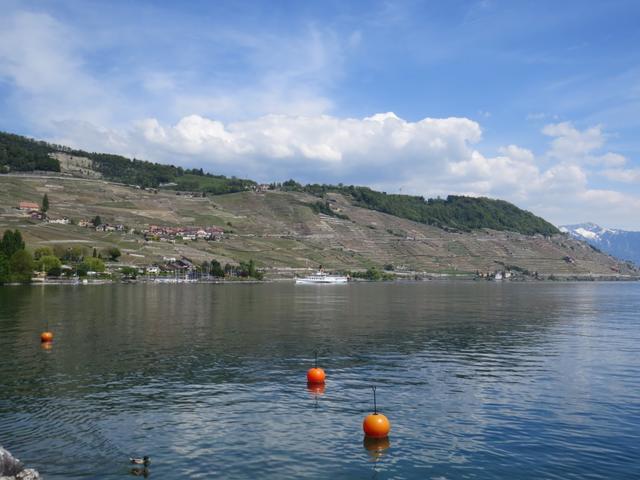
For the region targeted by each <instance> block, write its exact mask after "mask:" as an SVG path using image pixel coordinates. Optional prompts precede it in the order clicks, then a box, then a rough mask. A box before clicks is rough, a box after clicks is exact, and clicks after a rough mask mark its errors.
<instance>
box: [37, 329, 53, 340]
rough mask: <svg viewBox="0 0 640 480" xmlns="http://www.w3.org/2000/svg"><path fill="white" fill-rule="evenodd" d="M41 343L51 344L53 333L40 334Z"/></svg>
mask: <svg viewBox="0 0 640 480" xmlns="http://www.w3.org/2000/svg"><path fill="white" fill-rule="evenodd" d="M40 341H41V342H51V341H53V332H49V331H46V332H42V333H41V334H40Z"/></svg>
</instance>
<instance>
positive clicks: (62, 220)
mask: <svg viewBox="0 0 640 480" xmlns="http://www.w3.org/2000/svg"><path fill="white" fill-rule="evenodd" d="M49 223H55V224H58V225H69V224H70V223H71V220H69V219H68V218H67V217H62V218H56V219H49Z"/></svg>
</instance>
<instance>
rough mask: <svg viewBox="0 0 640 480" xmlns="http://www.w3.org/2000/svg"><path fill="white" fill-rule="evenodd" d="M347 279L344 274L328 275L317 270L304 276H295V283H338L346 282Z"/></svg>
mask: <svg viewBox="0 0 640 480" xmlns="http://www.w3.org/2000/svg"><path fill="white" fill-rule="evenodd" d="M348 281H349V277H346V276H344V275H329V274H328V273H325V272H323V271H322V270H319V271H317V272H316V273H312V274H311V275H309V276H306V277H299V278H296V284H307V285H311V284H339V283H347V282H348Z"/></svg>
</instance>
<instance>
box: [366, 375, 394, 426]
mask: <svg viewBox="0 0 640 480" xmlns="http://www.w3.org/2000/svg"><path fill="white" fill-rule="evenodd" d="M371 389H372V390H373V413H370V414H369V415H367V416H366V417H365V418H364V421H363V422H362V429H363V430H364V433H365V435H366V436H367V437H371V438H386V437H387V436H388V435H389V430H391V422H389V419H388V418H387V417H385V416H384V415H383V414H381V413H378V405H377V403H376V387H371Z"/></svg>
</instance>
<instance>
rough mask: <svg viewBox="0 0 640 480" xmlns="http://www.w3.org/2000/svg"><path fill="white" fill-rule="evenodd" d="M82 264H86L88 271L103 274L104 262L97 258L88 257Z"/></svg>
mask: <svg viewBox="0 0 640 480" xmlns="http://www.w3.org/2000/svg"><path fill="white" fill-rule="evenodd" d="M83 263H84V264H86V265H87V267H89V271H93V272H104V270H105V268H104V262H103V261H102V260H100V259H99V258H93V257H89V258H87V259H85V261H84V262H83Z"/></svg>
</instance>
